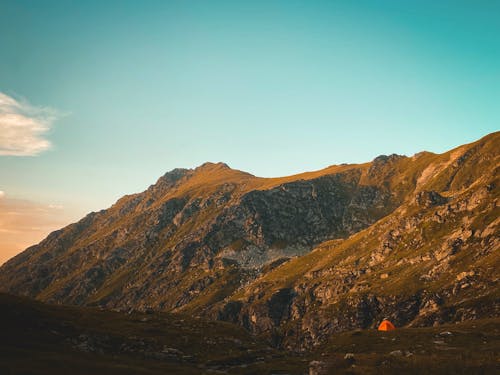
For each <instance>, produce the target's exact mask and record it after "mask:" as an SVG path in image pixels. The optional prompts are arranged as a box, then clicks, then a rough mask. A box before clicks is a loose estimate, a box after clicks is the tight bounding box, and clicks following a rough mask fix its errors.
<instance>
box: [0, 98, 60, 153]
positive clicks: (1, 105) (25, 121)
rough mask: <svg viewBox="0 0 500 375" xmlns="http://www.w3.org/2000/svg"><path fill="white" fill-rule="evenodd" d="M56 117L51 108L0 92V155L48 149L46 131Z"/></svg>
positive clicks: (38, 151)
mask: <svg viewBox="0 0 500 375" xmlns="http://www.w3.org/2000/svg"><path fill="white" fill-rule="evenodd" d="M57 117H58V113H57V112H56V111H55V110H54V109H51V108H47V107H37V106H33V105H31V104H30V103H28V102H27V101H26V100H16V99H14V98H12V97H10V96H8V95H6V94H4V93H2V92H0V155H13V156H32V155H37V154H39V153H40V152H43V151H45V150H48V149H49V148H50V147H51V143H50V141H49V140H48V139H47V137H46V136H47V132H48V131H49V130H50V128H51V126H52V124H53V123H54V121H55V120H56V118H57Z"/></svg>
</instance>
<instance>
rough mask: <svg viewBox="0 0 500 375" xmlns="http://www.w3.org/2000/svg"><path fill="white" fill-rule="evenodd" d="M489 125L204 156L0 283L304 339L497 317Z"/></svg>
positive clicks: (51, 244)
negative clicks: (430, 136)
mask: <svg viewBox="0 0 500 375" xmlns="http://www.w3.org/2000/svg"><path fill="white" fill-rule="evenodd" d="M499 149H500V133H498V132H497V133H493V134H490V135H489V136H486V137H484V138H483V139H481V140H479V141H477V142H475V143H472V144H469V145H464V146H461V147H458V148H457V149H454V150H452V151H449V152H447V153H444V154H432V153H428V152H423V153H420V154H416V155H414V156H413V157H405V156H398V155H390V156H379V157H377V158H376V159H375V160H373V161H372V162H371V163H366V164H361V165H340V166H332V167H329V168H326V169H324V170H321V171H317V172H311V173H304V174H300V175H296V176H290V177H285V178H273V179H265V178H258V177H254V176H252V175H250V174H247V173H244V172H241V171H236V170H232V169H230V168H229V167H228V166H226V165H225V164H211V163H207V164H204V165H202V166H200V167H198V168H196V169H194V170H187V169H176V170H173V171H171V172H169V173H167V174H165V175H164V176H163V177H161V178H160V179H159V180H158V181H157V183H156V184H155V185H152V186H151V187H150V188H149V189H147V190H146V191H145V192H143V193H140V194H134V195H130V196H125V197H123V198H122V199H120V200H119V201H118V202H117V203H116V204H115V205H113V206H112V207H110V208H109V209H107V210H103V211H100V212H97V213H91V214H89V215H87V216H86V217H85V218H83V219H82V220H81V221H79V222H78V223H75V224H72V225H69V226H68V227H66V228H63V229H62V230H59V231H56V232H54V233H52V234H50V235H49V236H48V237H47V238H46V239H45V240H44V241H42V242H41V243H40V244H38V245H36V246H32V247H30V248H28V249H27V250H26V251H25V252H23V253H22V254H20V255H18V256H17V257H15V258H13V259H12V260H10V261H9V262H7V263H6V264H5V265H4V266H2V267H1V268H0V289H1V290H2V291H5V292H9V293H13V294H19V295H25V296H30V297H35V298H37V299H40V300H43V301H48V302H57V303H69V304H79V305H99V306H103V307H108V308H115V309H120V310H129V309H139V310H145V309H159V310H165V311H183V312H188V313H194V314H200V315H206V316H210V317H213V318H217V319H220V320H228V321H233V322H237V323H239V324H241V325H243V326H244V327H246V328H247V329H249V330H251V331H252V332H254V333H258V334H264V335H269V337H271V338H272V340H273V341H274V343H275V344H276V345H283V346H286V347H290V348H295V349H303V348H307V347H310V346H311V345H315V344H317V343H320V342H321V341H322V340H323V339H324V338H325V337H326V336H327V335H329V334H331V333H332V332H336V331H342V330H347V329H353V328H357V327H362V328H366V327H371V326H374V325H375V324H376V323H377V321H379V320H380V319H381V318H382V317H384V316H387V317H391V319H393V320H394V321H395V323H396V324H397V325H432V324H437V323H443V322H449V321H457V320H465V319H475V318H479V317H486V316H499V315H500V311H499V308H500V303H499V301H500V299H499V294H500V291H499V288H498V276H499V271H498V269H499V259H500V257H499V252H498V250H499V248H500V241H499V236H498V233H499V228H498V226H499V224H500V219H499V216H500V215H499V212H500V211H499V207H498V197H499V186H498V182H499V181H498V176H499V173H498V171H499V165H500V163H499Z"/></svg>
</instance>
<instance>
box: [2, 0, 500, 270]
mask: <svg viewBox="0 0 500 375" xmlns="http://www.w3.org/2000/svg"><path fill="white" fill-rule="evenodd" d="M499 35H500V1H498V0H475V1H461V0H449V1H448V0H433V1H428V0H420V1H413V2H410V1H401V0H379V1H375V0H372V1H366V0H365V1H363V0H359V1H352V0H346V1H335V0H329V1H314V0H308V1H306V0H304V1H294V0H286V1H285V0H283V1H274V0H264V1H258V0H252V1H216V0H214V1H197V0H189V1H186V0H184V1H106V2H103V1H92V0H86V1H50V0H44V1H21V0H19V1H10V0H2V1H1V2H0V263H2V261H4V260H5V259H7V258H8V257H10V256H12V255H13V254H15V253H16V252H19V251H20V250H22V249H23V248H25V247H26V246H28V245H31V244H33V243H36V242H38V241H39V240H41V239H42V238H43V237H45V236H46V235H47V234H48V232H49V231H51V230H54V229H56V228H58V227H61V226H63V225H65V224H67V223H69V222H71V221H75V220H77V219H79V218H80V217H82V216H83V215H84V214H85V213H87V212H90V211H96V210H99V209H102V208H105V207H108V206H110V205H111V204H112V203H113V202H114V201H116V199H118V198H119V197H121V196H122V195H124V194H130V193H134V192H139V191H142V190H144V189H145V188H147V187H148V186H149V185H150V184H152V183H154V182H155V181H156V180H157V179H158V177H160V176H161V175H163V174H164V173H165V172H167V171H169V170H171V169H173V168H176V167H187V168H192V167H195V166H197V165H200V164H202V163H204V162H206V161H213V162H218V161H222V162H225V163H227V164H229V165H230V166H231V167H232V168H236V169H241V170H245V171H248V172H250V173H253V174H255V175H258V176H283V175H289V174H295V173H299V172H302V171H309V170H316V169H321V168H324V167H326V166H328V165H332V164H339V163H346V162H352V163H355V162H364V161H369V160H372V159H373V158H374V157H376V156H377V155H380V154H390V153H399V154H405V155H412V154H414V153H416V152H419V151H422V150H429V151H433V152H444V151H446V150H448V149H450V148H453V147H455V146H458V145H460V144H463V143H468V142H472V141H474V140H476V139H478V138H480V137H482V136H484V135H486V134H488V133H491V132H493V131H497V130H499V128H500V126H499V124H500V121H499V120H500V38H499Z"/></svg>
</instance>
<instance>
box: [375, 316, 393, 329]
mask: <svg viewBox="0 0 500 375" xmlns="http://www.w3.org/2000/svg"><path fill="white" fill-rule="evenodd" d="M394 329H396V327H394V324H392V323H391V322H389V321H388V320H387V319H384V320H383V321H382V323H380V325H379V326H378V330H379V331H392V330H394Z"/></svg>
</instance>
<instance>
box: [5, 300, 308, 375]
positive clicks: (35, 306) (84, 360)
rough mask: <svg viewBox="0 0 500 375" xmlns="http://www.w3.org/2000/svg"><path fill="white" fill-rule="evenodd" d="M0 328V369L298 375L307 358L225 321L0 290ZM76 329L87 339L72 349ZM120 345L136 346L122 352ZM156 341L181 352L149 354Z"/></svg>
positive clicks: (76, 340) (160, 346)
mask: <svg viewBox="0 0 500 375" xmlns="http://www.w3.org/2000/svg"><path fill="white" fill-rule="evenodd" d="M0 332H1V338H2V339H1V340H0V373H1V374H67V373H68V372H70V371H71V372H72V373H74V374H89V373H94V374H166V373H167V374H200V373H207V372H209V371H211V370H213V371H215V370H217V369H223V370H227V371H229V372H230V373H233V374H240V373H259V374H269V373H273V372H274V373H275V371H277V370H280V369H281V370H283V371H286V372H287V373H290V374H302V373H303V372H304V371H305V368H306V364H307V363H306V362H307V361H306V360H305V359H303V358H300V357H287V356H286V355H285V353H282V352H278V351H276V350H273V349H270V348H269V347H268V346H267V345H266V344H265V343H262V342H259V341H258V340H256V339H255V338H253V337H251V336H250V335H249V334H248V333H247V332H245V331H244V330H243V329H241V328H240V327H237V326H234V325H231V324H228V323H222V322H208V321H203V320H199V319H193V318H190V317H189V316H183V315H172V314H149V315H148V314H136V313H133V314H130V315H128V314H123V313H115V312H111V311H101V310H97V309H92V308H81V307H70V306H54V305H45V304H42V303H39V302H34V301H31V300H28V299H24V298H19V297H13V296H9V295H5V294H0ZM81 335H86V336H87V337H90V338H91V339H90V342H91V349H90V350H88V351H85V350H83V351H82V350H76V349H75V343H76V345H78V344H80V343H81V341H82V340H81V337H82V336H81ZM141 343H142V344H141ZM124 345H126V346H128V347H134V346H135V347H136V350H134V351H132V352H124V351H123V350H122V348H123V347H124ZM164 347H168V348H173V349H176V350H179V351H181V352H182V353H181V354H179V355H177V354H175V355H173V356H172V358H161V359H154V358H152V356H154V355H155V354H154V353H158V352H160V353H161V351H162V349H163V348H164ZM148 353H149V354H148Z"/></svg>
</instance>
